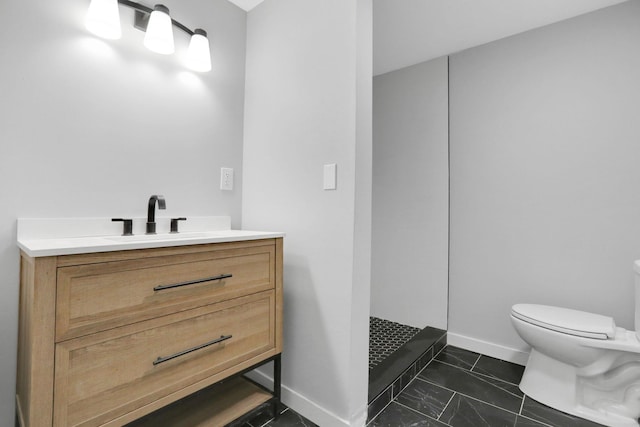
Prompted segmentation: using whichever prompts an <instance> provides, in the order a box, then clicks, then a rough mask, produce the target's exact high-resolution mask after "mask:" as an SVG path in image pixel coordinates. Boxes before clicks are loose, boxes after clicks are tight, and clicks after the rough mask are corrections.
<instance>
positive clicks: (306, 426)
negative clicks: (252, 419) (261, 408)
mask: <svg viewBox="0 0 640 427" xmlns="http://www.w3.org/2000/svg"><path fill="white" fill-rule="evenodd" d="M266 427H318V425H317V424H314V423H312V422H311V421H309V420H308V419H306V418H305V417H303V416H302V415H300V414H298V413H297V412H295V411H292V410H291V409H289V410H287V411H284V412H283V413H282V414H281V415H280V418H278V419H277V420H271V421H269V423H268V424H267V425H266Z"/></svg>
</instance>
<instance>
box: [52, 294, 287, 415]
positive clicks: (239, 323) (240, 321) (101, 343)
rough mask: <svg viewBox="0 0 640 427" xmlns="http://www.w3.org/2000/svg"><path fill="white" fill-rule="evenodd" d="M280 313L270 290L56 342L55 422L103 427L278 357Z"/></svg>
mask: <svg viewBox="0 0 640 427" xmlns="http://www.w3.org/2000/svg"><path fill="white" fill-rule="evenodd" d="M275 310H276V308H275V292H274V291H267V292H261V293H258V294H255V295H251V296H247V297H242V298H238V299H234V300H230V301H226V302H223V303H219V304H213V305H210V306H205V307H200V308H197V309H193V310H189V311H185V312H182V313H178V314H174V315H170V316H164V317H162V318H158V319H153V320H149V321H146V322H140V323H136V324H133V325H128V326H124V327H121V328H116V329H113V330H109V331H105V332H101V333H97V334H93V335H90V336H86V337H80V338H76V339H72V340H68V341H65V342H63V343H60V344H57V345H56V359H55V380H56V381H55V393H54V425H55V426H83V427H88V426H100V425H103V424H105V423H109V422H110V421H112V420H115V419H117V418H118V417H121V416H123V415H126V414H128V413H130V412H132V411H135V410H139V409H140V408H142V407H144V406H145V405H150V404H152V403H153V402H155V401H157V400H158V399H161V398H163V397H165V396H168V395H169V394H171V393H175V392H177V391H179V390H181V389H184V388H185V387H188V386H190V385H192V384H195V383H196V382H199V381H203V380H206V379H207V378H209V377H212V376H214V375H216V374H220V373H221V372H222V371H224V370H234V369H236V370H238V369H239V368H237V365H238V364H241V363H242V362H243V361H247V360H249V359H252V358H255V357H256V356H259V355H264V354H265V353H274V354H275ZM216 341H219V342H216ZM269 355H270V354H267V355H266V356H265V357H269ZM224 374H225V376H226V375H228V373H224ZM143 412H144V410H143ZM116 423H117V422H116Z"/></svg>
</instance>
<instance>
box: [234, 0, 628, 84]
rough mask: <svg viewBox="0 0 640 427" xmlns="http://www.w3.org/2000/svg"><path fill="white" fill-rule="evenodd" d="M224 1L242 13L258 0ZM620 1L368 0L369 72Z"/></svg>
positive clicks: (425, 59) (566, 17)
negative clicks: (370, 12)
mask: <svg viewBox="0 0 640 427" xmlns="http://www.w3.org/2000/svg"><path fill="white" fill-rule="evenodd" d="M229 1H230V2H231V3H233V4H235V5H236V6H238V7H240V8H242V9H244V10H246V11H247V12H248V11H250V10H251V9H253V8H254V7H256V6H257V5H258V4H260V3H262V2H263V1H264V0H229ZM271 1H280V0H271ZM318 1H323V0H318ZM624 1H628V0H373V74H374V75H378V74H383V73H387V72H389V71H393V70H397V69H400V68H404V67H407V66H409V65H414V64H418V63H420V62H424V61H428V60H430V59H434V58H438V57H440V56H443V55H448V54H452V53H455V52H460V51H462V50H465V49H468V48H470V47H473V46H478V45H481V44H485V43H489V42H491V41H494V40H498V39H502V38H505V37H508V36H511V35H514V34H518V33H522V32H524V31H527V30H531V29H533V28H538V27H542V26H544V25H548V24H552V23H554V22H558V21H562V20H564V19H569V18H572V17H574V16H578V15H582V14H584V13H588V12H592V11H594V10H597V9H601V8H603V7H607V6H612V5H614V4H617V3H622V2H624ZM630 1H636V0H630Z"/></svg>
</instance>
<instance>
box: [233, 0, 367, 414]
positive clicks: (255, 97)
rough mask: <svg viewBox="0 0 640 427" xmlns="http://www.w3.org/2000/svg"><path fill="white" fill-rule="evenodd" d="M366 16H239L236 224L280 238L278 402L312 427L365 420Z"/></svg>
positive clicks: (339, 5) (271, 2)
mask: <svg viewBox="0 0 640 427" xmlns="http://www.w3.org/2000/svg"><path fill="white" fill-rule="evenodd" d="M370 21H371V1H370V0H348V1H345V0H322V1H300V0H267V1H266V2H264V3H262V4H261V5H260V6H258V7H257V8H256V9H254V10H252V11H251V12H250V13H249V15H248V22H247V31H248V33H247V80H246V103H245V105H246V106H245V142H244V178H243V179H244V188H243V203H242V211H243V227H244V228H257V229H275V230H281V231H284V232H286V233H287V235H286V237H285V240H284V250H285V253H284V268H285V271H284V286H285V296H284V298H285V307H284V316H285V321H284V335H285V336H284V352H283V378H282V380H283V386H284V391H283V399H284V401H285V403H286V404H288V405H290V406H292V407H293V408H294V409H295V410H296V411H299V412H300V413H302V414H303V415H305V416H307V417H309V418H310V419H312V420H313V421H314V422H316V423H318V424H319V425H322V426H332V425H363V424H364V418H365V417H366V398H367V392H366V391H367V375H368V372H367V347H368V343H367V338H366V337H368V329H367V328H368V309H369V291H368V287H369V283H368V277H369V261H368V256H367V252H368V251H369V250H370V249H369V246H370V245H369V244H368V239H370V227H369V226H368V224H370V219H369V218H370V215H371V214H370V191H371V189H370V188H371V160H370V159H371V99H370V98H371V75H372V73H371V42H370V40H371V22H370ZM327 163H337V165H338V189H337V190H336V191H324V190H323V186H322V183H323V180H322V173H323V165H324V164H327ZM356 192H357V193H358V195H357V197H356ZM361 214H362V215H361ZM363 251H364V252H363Z"/></svg>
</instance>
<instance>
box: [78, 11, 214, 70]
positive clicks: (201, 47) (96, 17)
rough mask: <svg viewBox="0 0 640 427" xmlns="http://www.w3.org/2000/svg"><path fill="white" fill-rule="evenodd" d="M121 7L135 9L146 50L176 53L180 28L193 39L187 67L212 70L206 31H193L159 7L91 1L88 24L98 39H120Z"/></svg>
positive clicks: (86, 23)
mask: <svg viewBox="0 0 640 427" xmlns="http://www.w3.org/2000/svg"><path fill="white" fill-rule="evenodd" d="M118 4H121V5H123V6H127V7H130V8H132V9H134V10H135V20H134V27H135V28H138V29H139V30H142V31H145V32H146V34H145V37H144V45H145V46H146V47H147V49H149V50H151V51H153V52H157V53H160V54H163V55H170V54H172V53H174V51H175V46H174V42H173V27H174V26H175V27H177V28H179V29H181V30H182V31H184V32H185V33H187V34H188V35H189V36H191V40H190V43H189V48H188V51H187V57H186V64H187V67H189V68H190V69H192V70H194V71H199V72H206V71H211V52H210V48H209V39H208V38H207V32H206V31H204V30H203V29H200V28H197V29H195V30H193V31H192V30H190V29H189V28H188V27H186V26H185V25H183V24H181V23H180V22H178V21H176V20H175V19H172V18H171V16H170V15H169V8H167V7H166V6H164V5H162V4H157V5H155V6H154V7H153V8H150V7H148V6H145V5H143V4H140V3H137V2H134V1H129V0H91V4H90V5H89V11H88V12H87V17H86V22H85V25H86V27H87V29H88V30H89V31H91V32H92V33H94V34H96V35H97V36H99V37H103V38H107V39H119V38H120V37H121V36H122V30H121V28H120V13H119V11H118Z"/></svg>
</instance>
